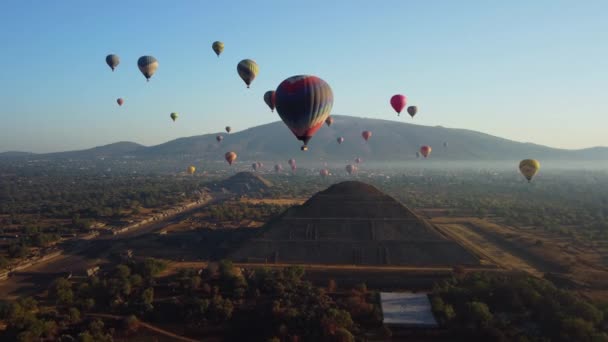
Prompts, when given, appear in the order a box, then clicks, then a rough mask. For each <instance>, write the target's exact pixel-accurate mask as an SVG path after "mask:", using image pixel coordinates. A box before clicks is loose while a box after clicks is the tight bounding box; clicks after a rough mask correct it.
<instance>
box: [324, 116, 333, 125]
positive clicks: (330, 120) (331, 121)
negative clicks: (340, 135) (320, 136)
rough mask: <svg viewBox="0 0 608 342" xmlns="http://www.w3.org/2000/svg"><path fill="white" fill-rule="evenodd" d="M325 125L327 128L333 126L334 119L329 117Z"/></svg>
mask: <svg viewBox="0 0 608 342" xmlns="http://www.w3.org/2000/svg"><path fill="white" fill-rule="evenodd" d="M325 123H326V124H327V127H329V126H331V124H333V123H334V118H332V117H331V116H328V117H327V119H325Z"/></svg>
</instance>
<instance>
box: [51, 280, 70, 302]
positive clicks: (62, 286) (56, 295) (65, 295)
mask: <svg viewBox="0 0 608 342" xmlns="http://www.w3.org/2000/svg"><path fill="white" fill-rule="evenodd" d="M49 297H50V298H52V299H53V300H54V301H55V303H57V304H58V305H70V304H72V301H73V299H74V293H73V292H72V284H71V283H70V281H69V280H67V279H65V278H57V279H55V281H54V282H53V285H52V286H51V289H50V291H49Z"/></svg>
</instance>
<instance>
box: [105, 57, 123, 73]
mask: <svg viewBox="0 0 608 342" xmlns="http://www.w3.org/2000/svg"><path fill="white" fill-rule="evenodd" d="M106 64H107V65H108V66H109V67H110V68H111V69H112V71H114V69H116V67H117V66H118V64H120V57H118V55H107V56H106Z"/></svg>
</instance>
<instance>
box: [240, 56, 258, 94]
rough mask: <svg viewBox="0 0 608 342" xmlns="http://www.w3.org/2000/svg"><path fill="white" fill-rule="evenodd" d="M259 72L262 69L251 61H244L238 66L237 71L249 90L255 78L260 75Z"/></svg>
mask: <svg viewBox="0 0 608 342" xmlns="http://www.w3.org/2000/svg"><path fill="white" fill-rule="evenodd" d="M259 70H260V69H259V68H258V65H257V64H256V62H254V61H253V60H251V59H243V60H242V61H240V62H239V64H238V65H237V66H236V71H237V72H238V73H239V76H241V78H242V79H243V81H244V82H245V84H246V85H247V88H249V86H250V85H251V82H253V80H254V79H255V77H256V76H257V75H258V71H259Z"/></svg>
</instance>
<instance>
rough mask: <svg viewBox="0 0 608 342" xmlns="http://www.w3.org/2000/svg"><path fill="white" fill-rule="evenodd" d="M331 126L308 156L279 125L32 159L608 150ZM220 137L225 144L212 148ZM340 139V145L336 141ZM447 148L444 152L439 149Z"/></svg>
mask: <svg viewBox="0 0 608 342" xmlns="http://www.w3.org/2000/svg"><path fill="white" fill-rule="evenodd" d="M333 117H334V124H333V125H332V126H331V127H327V126H324V127H323V128H322V129H321V130H319V132H318V133H317V134H316V136H315V137H314V138H313V139H312V140H311V142H310V143H309V147H310V149H309V151H307V152H301V151H300V146H301V143H300V142H299V141H297V140H296V139H295V137H294V136H293V135H292V134H291V132H290V131H289V130H288V129H287V128H286V127H285V125H284V124H283V122H280V121H279V122H273V123H270V124H265V125H261V126H256V127H252V128H249V129H246V130H244V131H241V132H236V133H232V134H225V133H214V134H206V135H200V136H193V137H186V138H179V139H175V140H172V141H169V142H166V143H163V144H160V145H156V146H150V147H144V146H142V145H138V144H135V143H129V142H121V143H116V144H111V145H106V146H101V147H96V148H93V149H89V150H84V151H72V152H62V153H53V154H46V155H36V157H41V156H42V157H64V158H66V157H68V158H96V157H102V156H105V157H119V156H122V155H130V156H134V157H137V158H141V159H188V160H191V159H193V158H198V159H203V160H217V161H220V160H223V156H224V153H225V152H227V151H235V152H236V153H237V154H238V155H239V157H238V161H251V160H287V159H289V158H292V157H293V158H297V159H298V160H315V161H319V160H327V161H339V162H342V161H344V160H352V158H354V157H355V156H359V157H362V158H363V159H364V160H366V161H395V160H408V159H414V158H415V153H416V151H418V150H419V148H420V146H421V145H430V146H431V147H432V148H433V151H432V154H431V159H434V160H479V161H494V160H520V159H523V158H530V157H533V158H536V159H540V160H561V159H565V160H607V159H608V148H606V147H594V148H588V149H581V150H564V149H556V148H551V147H547V146H542V145H537V144H532V143H521V142H516V141H512V140H508V139H503V138H499V137H495V136H492V135H489V134H484V133H480V132H475V131H471V130H466V129H456V128H444V127H441V126H435V127H431V126H421V125H416V124H411V123H404V122H399V121H391V120H379V119H367V118H360V117H352V116H343V115H334V116H333ZM363 130H371V131H372V133H373V136H372V137H371V138H370V140H369V142H368V143H365V142H364V140H363V139H362V138H361V132H362V131H363ZM218 134H221V135H223V136H224V140H223V141H222V142H221V143H218V142H216V140H215V137H216V136H217V135H218ZM339 136H343V137H344V139H345V141H344V143H342V144H341V145H340V144H338V143H337V142H336V138H337V137H339ZM444 142H447V143H448V147H447V148H446V147H444V146H443V143H444Z"/></svg>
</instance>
